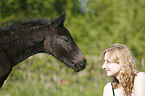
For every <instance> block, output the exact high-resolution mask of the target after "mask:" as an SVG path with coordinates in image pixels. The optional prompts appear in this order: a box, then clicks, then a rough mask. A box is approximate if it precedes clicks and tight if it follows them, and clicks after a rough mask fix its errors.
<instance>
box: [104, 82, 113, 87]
mask: <svg viewBox="0 0 145 96" xmlns="http://www.w3.org/2000/svg"><path fill="white" fill-rule="evenodd" d="M104 88H106V89H110V88H112V86H111V82H108V83H107V84H106V85H105V87H104Z"/></svg>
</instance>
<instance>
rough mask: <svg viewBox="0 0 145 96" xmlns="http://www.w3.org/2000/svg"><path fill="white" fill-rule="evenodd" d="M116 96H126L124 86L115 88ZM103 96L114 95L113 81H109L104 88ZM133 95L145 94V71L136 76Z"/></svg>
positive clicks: (143, 95) (141, 95) (142, 95)
mask: <svg viewBox="0 0 145 96" xmlns="http://www.w3.org/2000/svg"><path fill="white" fill-rule="evenodd" d="M114 92H115V96H126V95H125V92H124V89H123V87H119V88H117V89H114ZM103 96H113V92H112V86H111V82H109V83H107V84H106V85H105V87H104V90H103ZM131 96H145V73H144V72H139V73H137V76H136V77H135V81H134V89H133V93H132V95H131Z"/></svg>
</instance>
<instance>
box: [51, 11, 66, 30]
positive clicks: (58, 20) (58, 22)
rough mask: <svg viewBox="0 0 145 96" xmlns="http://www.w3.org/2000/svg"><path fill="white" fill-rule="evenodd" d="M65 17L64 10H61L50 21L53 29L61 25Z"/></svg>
mask: <svg viewBox="0 0 145 96" xmlns="http://www.w3.org/2000/svg"><path fill="white" fill-rule="evenodd" d="M65 18H66V14H65V11H63V12H62V13H61V15H60V16H58V17H56V18H55V19H54V20H53V21H52V22H51V25H52V28H53V30H55V28H57V27H59V26H63V24H64V22H65Z"/></svg>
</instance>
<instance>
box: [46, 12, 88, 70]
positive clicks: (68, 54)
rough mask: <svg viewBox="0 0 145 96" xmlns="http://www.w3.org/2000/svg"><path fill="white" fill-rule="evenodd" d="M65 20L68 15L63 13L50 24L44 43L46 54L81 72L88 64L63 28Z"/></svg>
mask: <svg viewBox="0 0 145 96" xmlns="http://www.w3.org/2000/svg"><path fill="white" fill-rule="evenodd" d="M65 18H66V15H65V12H63V13H62V14H61V15H60V16H59V17H57V18H55V19H54V20H52V21H51V22H50V23H49V28H50V29H49V30H50V31H49V32H48V35H47V36H46V39H45V41H44V48H45V52H46V53H49V54H51V55H52V56H54V57H55V58H57V59H59V60H60V61H62V62H63V63H65V64H66V65H67V66H69V67H71V68H73V69H74V70H75V71H81V70H83V69H84V68H85V66H86V64H87V62H86V59H85V57H84V55H83V54H82V52H81V51H80V49H79V48H78V46H77V45H76V43H75V42H74V40H73V38H72V36H71V34H70V33H69V31H68V30H67V29H66V28H65V27H64V26H63V24H64V21H65Z"/></svg>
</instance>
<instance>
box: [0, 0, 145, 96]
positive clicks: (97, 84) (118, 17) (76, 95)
mask: <svg viewBox="0 0 145 96" xmlns="http://www.w3.org/2000/svg"><path fill="white" fill-rule="evenodd" d="M64 10H65V12H66V15H67V17H66V21H65V27H66V28H67V29H68V30H69V31H70V33H71V34H72V37H73V38H74V40H75V42H76V43H77V45H78V46H79V48H80V49H81V51H82V52H83V54H84V55H85V57H86V58H87V61H88V65H87V67H86V69H85V70H83V71H81V72H79V73H77V72H75V71H74V70H73V69H70V68H68V67H67V66H65V65H64V64H63V63H61V62H59V61H58V60H56V59H55V58H53V57H52V56H49V55H47V54H37V55H35V56H31V57H29V58H28V59H26V60H25V61H23V62H21V64H19V65H17V66H16V67H14V69H13V71H12V73H11V74H10V76H9V77H8V79H7V80H6V82H5V84H4V86H3V87H2V88H1V89H0V96H102V92H103V87H104V85H105V84H106V83H107V82H109V81H110V80H111V78H110V77H107V76H106V74H105V72H104V70H102V69H101V66H102V64H101V62H100V54H101V52H102V50H104V49H106V48H108V47H110V46H111V45H112V44H114V43H121V44H125V45H127V47H129V49H130V50H131V52H132V54H133V56H134V57H135V58H136V68H137V70H139V71H144V72H145V64H144V63H145V61H144V59H145V52H144V50H145V2H144V0H0V26H1V27H3V26H5V25H6V23H7V22H8V21H11V20H24V19H26V18H45V19H49V20H50V19H52V18H54V17H57V16H59V15H60V14H61V13H62V11H64Z"/></svg>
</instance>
